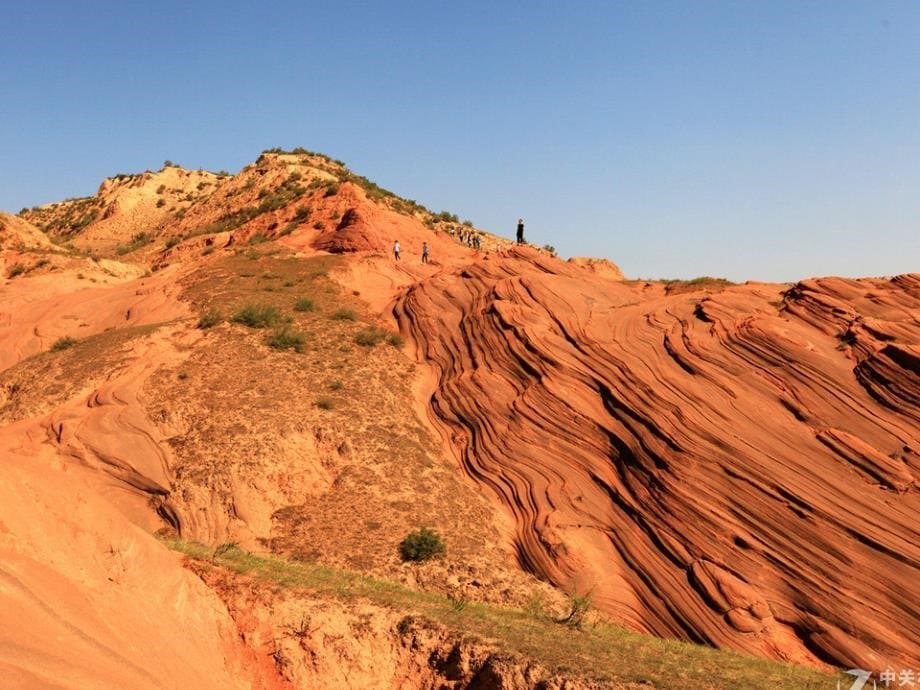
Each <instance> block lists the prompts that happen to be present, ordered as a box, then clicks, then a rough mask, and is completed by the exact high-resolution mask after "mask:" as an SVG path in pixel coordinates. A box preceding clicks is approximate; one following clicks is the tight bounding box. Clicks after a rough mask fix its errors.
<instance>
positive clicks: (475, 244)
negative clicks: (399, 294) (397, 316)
mask: <svg viewBox="0 0 920 690" xmlns="http://www.w3.org/2000/svg"><path fill="white" fill-rule="evenodd" d="M447 232H448V234H449V235H450V236H451V237H454V236H455V232H456V236H457V239H459V240H460V242H461V243H463V244H465V245H466V246H467V247H470V248H471V249H476V250H479V249H481V248H482V238H481V236H480V234H479V233H478V232H475V231H473V230H471V229H468V228H460V230H459V231H455V230H454V228H452V227H451V228H448V230H447ZM516 240H517V243H518V244H524V219H523V218H518V222H517V235H516ZM400 252H401V248H400V246H399V240H396V241H395V242H393V258H394V259H395V260H396V261H401V260H402V259H401V257H400ZM430 253H431V252H430V250H429V248H428V243H427V242H422V263H423V264H427V263H428V259H429V258H430Z"/></svg>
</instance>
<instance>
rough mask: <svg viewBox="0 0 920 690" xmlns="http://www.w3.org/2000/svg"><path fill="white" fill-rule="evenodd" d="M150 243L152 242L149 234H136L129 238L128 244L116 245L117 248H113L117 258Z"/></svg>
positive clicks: (151, 236)
mask: <svg viewBox="0 0 920 690" xmlns="http://www.w3.org/2000/svg"><path fill="white" fill-rule="evenodd" d="M151 242H153V235H151V234H150V233H149V232H138V233H135V234H134V235H132V236H131V241H130V242H128V244H120V245H118V247H116V248H115V253H116V254H118V255H119V256H122V255H124V254H130V253H131V252H134V251H137V250H138V249H140V248H141V247H144V246H146V245H148V244H150V243H151Z"/></svg>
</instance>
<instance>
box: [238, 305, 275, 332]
mask: <svg viewBox="0 0 920 690" xmlns="http://www.w3.org/2000/svg"><path fill="white" fill-rule="evenodd" d="M281 320H282V319H281V312H279V311H278V308H277V307H273V306H271V305H270V304H247V305H246V306H245V307H243V308H242V309H240V310H239V311H238V312H236V313H235V314H234V315H233V318H232V321H233V323H241V324H243V325H244V326H249V327H250V328H267V327H268V326H275V325H277V324H278V323H280V322H281Z"/></svg>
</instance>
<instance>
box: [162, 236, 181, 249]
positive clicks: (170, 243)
mask: <svg viewBox="0 0 920 690" xmlns="http://www.w3.org/2000/svg"><path fill="white" fill-rule="evenodd" d="M181 241H182V238H181V237H179V236H178V235H175V236H173V237H170V238H169V239H168V240H166V248H167V249H172V248H173V247H175V246H176V245H177V244H179V243H180V242H181Z"/></svg>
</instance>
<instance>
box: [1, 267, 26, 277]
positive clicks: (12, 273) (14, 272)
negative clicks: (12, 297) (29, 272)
mask: <svg viewBox="0 0 920 690" xmlns="http://www.w3.org/2000/svg"><path fill="white" fill-rule="evenodd" d="M25 272H26V267H25V265H23V264H14V265H13V266H12V268H10V270H9V273H7V274H6V277H7V278H15V277H16V276H21V275H22V274H23V273H25Z"/></svg>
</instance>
